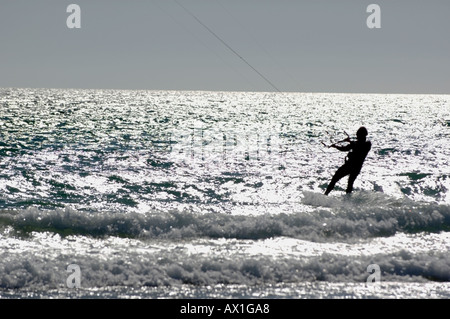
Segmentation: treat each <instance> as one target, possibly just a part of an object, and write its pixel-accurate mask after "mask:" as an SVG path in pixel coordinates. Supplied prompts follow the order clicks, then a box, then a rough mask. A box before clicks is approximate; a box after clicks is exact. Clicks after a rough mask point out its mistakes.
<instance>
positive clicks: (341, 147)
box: [331, 144, 352, 152]
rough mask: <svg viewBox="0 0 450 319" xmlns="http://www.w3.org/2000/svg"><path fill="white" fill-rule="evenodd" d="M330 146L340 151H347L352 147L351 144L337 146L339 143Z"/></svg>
mask: <svg viewBox="0 0 450 319" xmlns="http://www.w3.org/2000/svg"><path fill="white" fill-rule="evenodd" d="M331 147H334V148H335V149H337V150H339V151H342V152H348V151H350V150H351V149H352V145H351V144H347V145H345V146H339V145H334V144H333V145H331Z"/></svg>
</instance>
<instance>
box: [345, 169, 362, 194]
mask: <svg viewBox="0 0 450 319" xmlns="http://www.w3.org/2000/svg"><path fill="white" fill-rule="evenodd" d="M358 175H359V172H357V173H355V172H352V173H350V176H349V177H348V185H347V191H346V193H347V194H350V193H351V192H352V191H353V183H354V182H355V180H356V177H358Z"/></svg>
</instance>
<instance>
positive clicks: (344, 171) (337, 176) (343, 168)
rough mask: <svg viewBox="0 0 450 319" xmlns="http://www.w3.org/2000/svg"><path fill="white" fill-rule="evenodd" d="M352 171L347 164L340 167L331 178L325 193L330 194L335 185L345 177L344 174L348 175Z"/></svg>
mask: <svg viewBox="0 0 450 319" xmlns="http://www.w3.org/2000/svg"><path fill="white" fill-rule="evenodd" d="M349 173H350V172H349V171H348V169H347V167H346V166H345V165H343V166H341V167H339V169H338V170H337V171H336V173H335V174H334V176H333V178H332V179H331V182H330V184H329V185H328V187H327V190H326V191H325V195H328V194H329V193H330V192H331V191H332V190H333V188H334V185H336V183H337V182H338V181H339V180H340V179H341V178H343V177H344V176H346V175H348V174H349Z"/></svg>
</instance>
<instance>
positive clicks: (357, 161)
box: [325, 140, 372, 195]
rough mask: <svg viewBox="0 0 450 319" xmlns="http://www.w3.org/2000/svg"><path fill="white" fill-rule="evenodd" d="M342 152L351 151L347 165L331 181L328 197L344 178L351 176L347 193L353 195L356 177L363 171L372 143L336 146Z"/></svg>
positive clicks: (362, 142) (346, 161)
mask: <svg viewBox="0 0 450 319" xmlns="http://www.w3.org/2000/svg"><path fill="white" fill-rule="evenodd" d="M335 148H337V149H338V150H340V151H344V152H345V151H350V152H349V153H348V154H347V157H346V158H345V164H344V165H342V166H341V167H340V168H339V169H338V170H337V171H336V173H335V174H334V176H333V178H332V179H331V182H330V184H329V185H328V188H327V190H326V192H325V195H328V193H330V192H331V191H332V190H333V188H334V185H335V184H336V183H337V182H338V181H339V180H340V179H341V178H343V177H345V176H347V175H349V177H348V185H347V191H346V192H347V193H351V192H352V190H353V183H354V182H355V179H356V177H357V176H358V175H359V172H360V171H361V168H362V165H363V163H364V160H365V159H366V156H367V154H368V153H369V151H370V149H371V148H372V143H370V141H365V140H364V141H360V140H357V141H356V142H350V144H348V145H346V146H335Z"/></svg>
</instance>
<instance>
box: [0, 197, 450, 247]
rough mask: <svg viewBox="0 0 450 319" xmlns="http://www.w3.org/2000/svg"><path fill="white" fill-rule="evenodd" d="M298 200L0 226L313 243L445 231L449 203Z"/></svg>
mask: <svg viewBox="0 0 450 319" xmlns="http://www.w3.org/2000/svg"><path fill="white" fill-rule="evenodd" d="M303 204H307V205H309V207H311V209H310V210H309V211H306V212H304V211H302V212H293V213H289V214H286V213H281V214H269V213H267V214H262V215H258V216H251V215H233V214H223V213H192V212H189V211H179V210H171V211H152V212H146V213H134V212H133V213H132V212H129V213H119V212H86V211H77V210H75V209H72V208H61V209H59V208H57V209H52V210H42V209H38V208H27V209H24V210H16V211H8V210H2V211H0V225H1V226H3V227H10V228H12V229H13V231H14V233H16V234H27V233H30V232H54V233H57V234H60V235H63V236H66V235H82V236H91V237H103V236H117V237H125V238H142V239H145V238H161V239H180V238H183V239H189V238H236V239H255V240H256V239H264V238H271V237H278V236H285V237H292V238H297V239H305V240H311V241H317V242H321V241H329V240H350V239H358V238H367V237H385V236H393V235H395V234H396V233H398V232H404V233H418V232H440V231H448V230H450V206H449V205H442V204H441V205H439V204H433V203H421V202H415V201H411V200H408V199H395V198H392V197H387V196H385V195H378V194H376V193H361V194H358V195H356V196H353V197H345V196H344V197H342V198H336V197H325V196H322V195H318V194H314V193H308V192H305V194H304V198H303Z"/></svg>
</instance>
